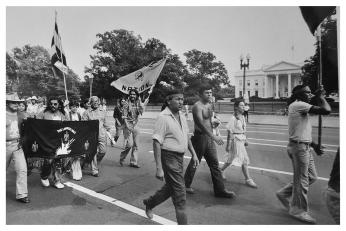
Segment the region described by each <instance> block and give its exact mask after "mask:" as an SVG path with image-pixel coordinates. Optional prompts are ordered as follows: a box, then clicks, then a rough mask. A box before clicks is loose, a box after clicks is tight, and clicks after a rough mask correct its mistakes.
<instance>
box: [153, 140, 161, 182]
mask: <svg viewBox="0 0 346 231" xmlns="http://www.w3.org/2000/svg"><path fill="white" fill-rule="evenodd" d="M153 150H154V158H155V163H156V178H157V179H159V180H163V170H162V163H161V144H160V143H159V142H158V141H157V140H153Z"/></svg>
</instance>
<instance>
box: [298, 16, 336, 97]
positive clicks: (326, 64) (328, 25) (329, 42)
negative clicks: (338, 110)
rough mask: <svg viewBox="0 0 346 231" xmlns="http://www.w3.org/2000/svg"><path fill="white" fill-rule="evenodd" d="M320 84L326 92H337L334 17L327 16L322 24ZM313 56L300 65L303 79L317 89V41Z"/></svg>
mask: <svg viewBox="0 0 346 231" xmlns="http://www.w3.org/2000/svg"><path fill="white" fill-rule="evenodd" d="M321 28H322V42H321V44H322V84H323V86H324V88H325V90H326V91H327V93H331V92H338V86H339V84H338V83H339V76H338V46H337V27H336V19H335V18H333V16H332V17H328V18H327V20H326V21H324V22H323V24H322V27H321ZM315 47H316V51H315V54H314V56H312V57H310V58H309V59H308V60H305V64H304V66H303V67H302V70H303V81H304V83H306V84H308V85H309V86H310V88H311V89H312V90H315V89H317V86H318V75H319V66H320V49H319V45H318V42H316V43H315Z"/></svg>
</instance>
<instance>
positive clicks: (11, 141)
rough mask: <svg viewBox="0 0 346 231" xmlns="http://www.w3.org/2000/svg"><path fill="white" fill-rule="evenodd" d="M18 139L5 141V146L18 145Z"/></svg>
mask: <svg viewBox="0 0 346 231" xmlns="http://www.w3.org/2000/svg"><path fill="white" fill-rule="evenodd" d="M18 142H19V139H15V140H6V144H12V143H18Z"/></svg>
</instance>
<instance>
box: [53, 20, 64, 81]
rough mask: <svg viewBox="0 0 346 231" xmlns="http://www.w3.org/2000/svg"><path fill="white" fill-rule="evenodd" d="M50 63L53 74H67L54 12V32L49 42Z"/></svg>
mask: <svg viewBox="0 0 346 231" xmlns="http://www.w3.org/2000/svg"><path fill="white" fill-rule="evenodd" d="M50 53H51V63H52V66H53V67H52V68H53V72H54V75H55V76H62V73H65V74H67V72H68V68H67V64H66V57H65V53H64V50H63V49H62V44H61V37H60V34H59V30H58V23H57V19H56V13H55V24H54V32H53V38H52V43H51V52H50Z"/></svg>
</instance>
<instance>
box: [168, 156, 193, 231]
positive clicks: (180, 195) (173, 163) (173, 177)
mask: <svg viewBox="0 0 346 231" xmlns="http://www.w3.org/2000/svg"><path fill="white" fill-rule="evenodd" d="M164 155H166V156H167V158H165V160H162V167H163V168H164V169H166V170H165V171H164V172H165V180H166V183H167V184H168V185H170V187H171V190H172V191H171V196H172V201H173V204H174V207H175V213H176V217H177V222H178V224H179V225H187V215H186V211H185V210H186V191H185V184H184V178H183V156H177V155H176V154H171V153H164Z"/></svg>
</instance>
